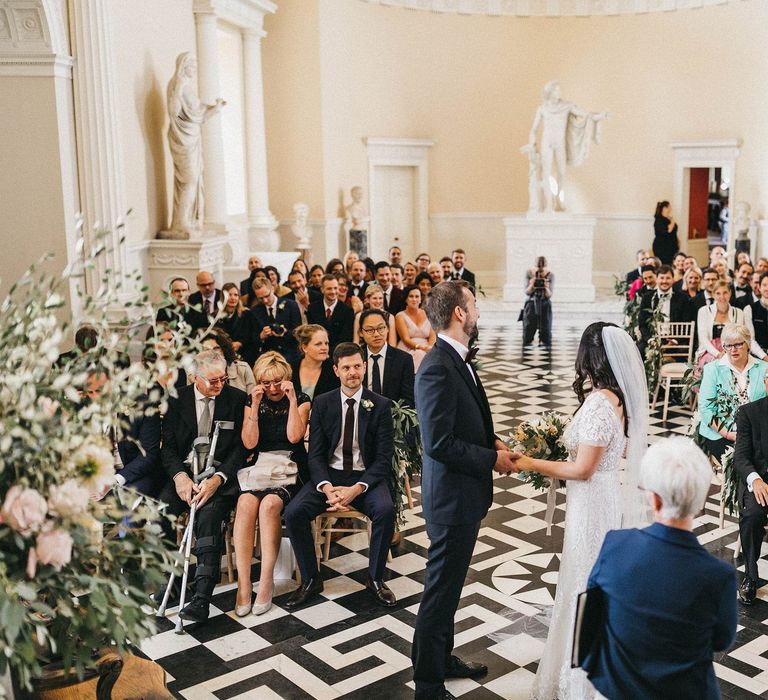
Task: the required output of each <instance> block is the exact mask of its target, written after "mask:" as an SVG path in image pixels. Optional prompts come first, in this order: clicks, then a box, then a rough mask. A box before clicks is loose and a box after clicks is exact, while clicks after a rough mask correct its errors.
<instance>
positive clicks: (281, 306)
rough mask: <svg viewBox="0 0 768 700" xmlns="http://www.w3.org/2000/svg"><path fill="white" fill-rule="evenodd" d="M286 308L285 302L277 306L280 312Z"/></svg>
mask: <svg viewBox="0 0 768 700" xmlns="http://www.w3.org/2000/svg"><path fill="white" fill-rule="evenodd" d="M284 308H285V302H284V301H281V302H280V303H279V304H278V305H277V310H278V311H282V310H283V309H284Z"/></svg>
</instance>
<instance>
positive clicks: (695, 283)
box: [681, 267, 702, 318]
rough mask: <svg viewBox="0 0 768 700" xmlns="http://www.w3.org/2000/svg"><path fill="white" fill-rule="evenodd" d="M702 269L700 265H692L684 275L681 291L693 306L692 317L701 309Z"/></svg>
mask: <svg viewBox="0 0 768 700" xmlns="http://www.w3.org/2000/svg"><path fill="white" fill-rule="evenodd" d="M701 279H702V275H701V270H700V269H699V268H698V267H691V268H689V269H688V271H687V272H686V273H685V274H684V275H683V284H682V289H681V292H682V293H683V295H685V296H686V298H687V299H688V303H689V304H691V307H692V311H691V313H692V318H693V317H695V315H696V313H697V312H698V309H699V304H698V299H699V292H701Z"/></svg>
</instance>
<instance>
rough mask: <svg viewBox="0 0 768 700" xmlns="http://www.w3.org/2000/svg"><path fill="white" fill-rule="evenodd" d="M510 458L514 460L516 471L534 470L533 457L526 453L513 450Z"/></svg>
mask: <svg viewBox="0 0 768 700" xmlns="http://www.w3.org/2000/svg"><path fill="white" fill-rule="evenodd" d="M512 459H514V460H515V462H514V463H515V471H516V472H530V471H536V470H535V469H534V466H533V459H531V458H530V457H529V456H528V455H524V454H523V453H522V452H513V453H512Z"/></svg>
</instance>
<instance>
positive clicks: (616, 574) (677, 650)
mask: <svg viewBox="0 0 768 700" xmlns="http://www.w3.org/2000/svg"><path fill="white" fill-rule="evenodd" d="M592 586H598V587H599V588H601V589H602V590H603V592H604V594H605V601H606V619H605V627H604V636H603V638H602V641H601V642H600V644H599V645H597V647H596V649H595V650H594V651H593V652H592V653H590V654H589V655H588V656H587V658H586V659H585V661H584V664H583V667H584V669H585V670H586V671H587V674H588V676H589V679H590V681H592V684H593V685H594V686H595V688H597V690H598V691H599V692H600V693H602V694H603V695H605V696H606V697H607V698H621V700H630V699H634V698H638V699H640V698H642V699H643V700H650V699H652V698H670V699H674V700H688V699H690V700H706V699H708V698H719V697H720V690H719V687H718V684H717V679H716V678H715V671H714V668H713V666H712V654H713V652H715V651H723V650H725V649H727V648H728V647H729V646H730V645H731V644H732V643H733V640H734V638H735V636H736V620H737V611H736V572H735V570H734V568H733V566H732V565H731V564H728V563H726V562H724V561H721V560H719V559H717V558H716V557H714V556H713V555H712V554H710V553H709V552H707V550H706V549H704V547H702V546H701V545H700V544H699V543H698V541H697V539H696V535H694V534H693V533H692V532H688V531H686V530H680V529H677V528H672V527H667V526H666V525H660V524H659V523H655V524H653V525H651V526H650V527H647V528H645V529H643V530H614V531H611V532H609V533H608V534H607V535H606V537H605V541H604V542H603V547H602V549H601V550H600V554H599V556H598V558H597V562H596V563H595V566H594V568H593V569H592V574H591V575H590V579H589V587H592Z"/></svg>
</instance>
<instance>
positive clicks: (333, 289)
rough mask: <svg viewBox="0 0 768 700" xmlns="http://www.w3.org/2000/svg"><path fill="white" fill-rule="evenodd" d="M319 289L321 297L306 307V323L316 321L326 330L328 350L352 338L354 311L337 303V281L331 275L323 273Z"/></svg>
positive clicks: (331, 350)
mask: <svg viewBox="0 0 768 700" xmlns="http://www.w3.org/2000/svg"><path fill="white" fill-rule="evenodd" d="M321 284H322V287H321V289H320V291H321V292H322V294H323V298H322V299H321V300H320V301H315V302H312V303H311V304H310V305H309V309H307V323H316V324H317V325H319V326H322V327H323V328H325V330H326V331H327V332H328V342H329V343H330V344H331V347H330V352H331V353H332V352H333V349H334V348H335V347H336V346H337V345H338V344H339V343H348V342H350V341H351V340H352V334H353V332H354V325H355V312H354V311H352V309H350V308H349V307H348V306H347V305H346V304H340V303H339V281H338V280H337V279H336V278H335V277H334V276H333V275H323V279H322V282H321Z"/></svg>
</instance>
